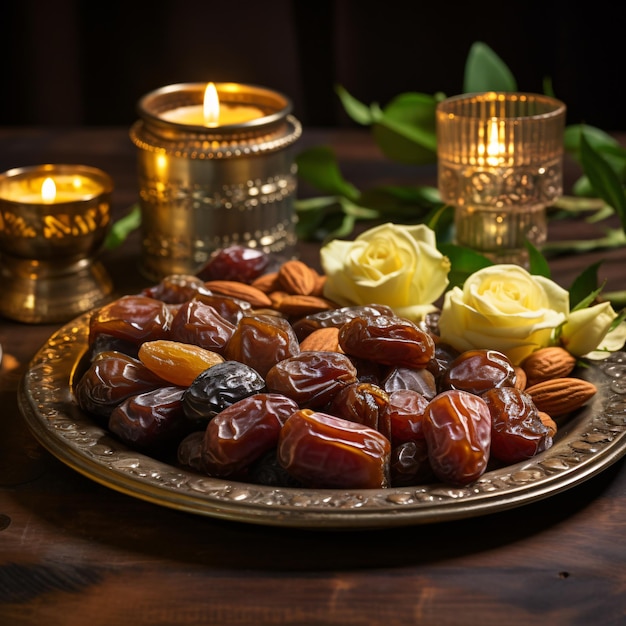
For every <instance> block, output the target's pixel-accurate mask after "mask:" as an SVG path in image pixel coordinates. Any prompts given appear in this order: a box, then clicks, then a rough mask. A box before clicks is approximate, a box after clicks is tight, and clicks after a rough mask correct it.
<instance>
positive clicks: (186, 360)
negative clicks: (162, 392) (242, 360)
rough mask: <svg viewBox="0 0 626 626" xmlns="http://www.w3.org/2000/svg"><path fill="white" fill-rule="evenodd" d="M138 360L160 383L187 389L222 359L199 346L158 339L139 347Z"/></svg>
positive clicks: (215, 353)
mask: <svg viewBox="0 0 626 626" xmlns="http://www.w3.org/2000/svg"><path fill="white" fill-rule="evenodd" d="M139 360H140V361H141V362H142V363H143V364H144V365H145V366H146V367H147V368H148V369H150V370H151V371H153V372H154V373H155V374H156V375H157V376H160V377H161V378H163V380H166V381H168V382H169V383H172V384H173V385H178V386H179V387H189V385H191V383H192V382H193V381H194V380H195V379H196V377H197V376H199V375H200V374H201V373H202V372H204V370H206V369H208V368H209V367H212V366H213V365H216V364H217V363H223V362H224V357H222V356H221V355H219V354H218V353H217V352H213V351H212V350H206V349H205V348H201V347H200V346H194V345H191V344H189V343H181V342H180V341H170V340H167V339H161V340H157V341H146V343H144V344H142V345H141V347H140V348H139Z"/></svg>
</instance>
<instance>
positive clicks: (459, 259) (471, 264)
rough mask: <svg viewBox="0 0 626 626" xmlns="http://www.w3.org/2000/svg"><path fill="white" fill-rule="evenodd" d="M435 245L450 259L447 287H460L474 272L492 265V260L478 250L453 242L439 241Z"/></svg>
mask: <svg viewBox="0 0 626 626" xmlns="http://www.w3.org/2000/svg"><path fill="white" fill-rule="evenodd" d="M437 247H438V248H439V251H440V252H441V253H442V254H445V255H446V256H447V257H448V258H449V259H450V265H451V268H450V273H449V274H448V280H449V281H450V285H449V287H462V286H463V283H464V282H465V281H466V279H467V278H468V277H469V276H470V275H471V274H473V273H474V272H476V271H478V270H479V269H482V268H483V267H489V266H490V265H493V262H492V261H491V260H489V259H488V258H487V257H486V256H483V255H482V254H479V253H478V252H476V251H474V250H471V249H470V248H465V247H463V246H457V245H456V244H453V243H441V244H438V245H437Z"/></svg>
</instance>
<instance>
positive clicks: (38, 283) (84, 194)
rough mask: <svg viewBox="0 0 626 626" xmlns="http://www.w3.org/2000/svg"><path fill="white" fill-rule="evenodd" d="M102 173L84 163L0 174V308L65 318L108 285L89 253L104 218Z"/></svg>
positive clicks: (29, 318) (99, 238) (28, 316)
mask: <svg viewBox="0 0 626 626" xmlns="http://www.w3.org/2000/svg"><path fill="white" fill-rule="evenodd" d="M112 189H113V185H112V181H111V179H110V177H109V176H108V175H107V174H105V173H104V172H102V171H101V170H98V169H96V168H92V167H88V166H84V165H37V166H32V167H23V168H16V169H13V170H9V171H8V172H5V173H4V174H0V293H1V294H2V297H1V298H0V313H1V314H2V315H4V316H6V317H8V318H11V319H14V320H17V321H20V322H27V323H56V322H64V321H67V320H70V319H72V318H73V317H75V316H76V315H78V314H80V313H83V312H84V311H87V310H89V309H91V308H93V307H96V306H99V305H101V304H102V303H104V302H105V301H106V300H107V299H108V298H109V296H110V294H111V293H112V291H113V287H112V283H111V280H110V278H109V277H108V275H107V273H106V271H105V270H104V268H103V267H102V265H101V264H100V263H99V262H97V261H96V260H95V257H96V254H97V252H98V251H99V250H100V248H101V246H102V243H103V241H104V238H105V236H106V233H107V231H108V228H109V223H110V199H109V198H110V194H111V191H112Z"/></svg>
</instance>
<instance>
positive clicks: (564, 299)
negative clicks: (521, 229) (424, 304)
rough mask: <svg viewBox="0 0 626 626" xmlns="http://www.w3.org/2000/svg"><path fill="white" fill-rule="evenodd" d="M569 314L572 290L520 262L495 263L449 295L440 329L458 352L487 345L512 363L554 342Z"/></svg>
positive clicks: (442, 336) (445, 302)
mask: <svg viewBox="0 0 626 626" xmlns="http://www.w3.org/2000/svg"><path fill="white" fill-rule="evenodd" d="M568 313H569V294H568V292H567V291H566V290H565V289H563V288H562V287H559V285H557V284H556V283H555V282H553V281H551V280H549V279H547V278H544V277H542V276H533V275H531V274H530V273H528V272H527V271H526V270H525V269H524V268H522V267H519V266H518V265H504V264H503V265H492V266H490V267H486V268H484V269H481V270H479V271H477V272H475V273H474V274H472V275H471V276H470V277H469V278H468V279H467V280H466V281H465V284H464V285H463V289H460V288H459V287H455V288H454V289H451V290H450V291H448V292H447V293H446V296H445V300H444V305H443V309H442V312H441V318H440V320H439V329H440V334H441V338H442V340H443V341H445V342H446V343H449V344H450V345H452V346H454V347H455V348H456V349H457V350H461V351H464V350H470V349H473V348H487V349H489V348H490V349H492V350H498V351H500V352H503V353H504V354H506V355H507V356H508V357H509V359H511V361H512V362H513V363H514V364H519V363H521V362H522V361H523V360H524V359H525V358H526V357H527V356H528V355H529V354H530V353H531V352H534V351H535V350H538V349H539V348H543V347H545V346H548V345H550V344H551V343H552V342H553V341H554V337H555V330H556V329H557V328H558V327H559V326H560V325H561V324H563V323H564V322H565V320H566V319H567V315H568Z"/></svg>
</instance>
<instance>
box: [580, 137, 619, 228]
mask: <svg viewBox="0 0 626 626" xmlns="http://www.w3.org/2000/svg"><path fill="white" fill-rule="evenodd" d="M580 158H581V162H582V166H583V169H584V171H585V175H586V176H587V177H588V178H589V181H590V182H591V185H592V186H593V188H594V189H595V191H596V193H597V194H598V195H599V196H600V197H601V198H602V199H603V200H604V201H605V202H606V203H607V204H609V205H610V206H612V207H613V208H614V209H615V211H616V212H617V214H618V215H619V218H620V221H621V225H622V229H623V230H624V231H626V195H625V194H624V188H623V186H622V183H621V181H620V180H619V178H618V176H617V174H616V173H615V172H614V171H613V168H612V167H611V166H610V165H609V163H607V161H606V160H605V159H604V158H603V157H602V156H600V154H599V153H598V152H597V151H596V150H595V149H594V148H593V147H592V146H591V144H590V143H589V141H588V140H587V137H586V133H584V132H583V133H582V135H581V137H580Z"/></svg>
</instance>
